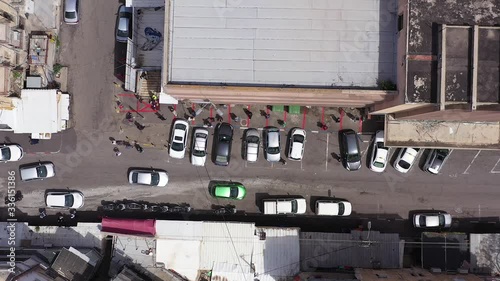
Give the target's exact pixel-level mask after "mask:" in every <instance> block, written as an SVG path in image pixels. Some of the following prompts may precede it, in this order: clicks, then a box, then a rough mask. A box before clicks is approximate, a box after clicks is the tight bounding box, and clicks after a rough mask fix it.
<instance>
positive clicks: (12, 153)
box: [0, 144, 24, 162]
mask: <svg viewBox="0 0 500 281" xmlns="http://www.w3.org/2000/svg"><path fill="white" fill-rule="evenodd" d="M0 150H1V155H0V157H1V161H4V162H11V161H19V160H21V159H22V158H23V156H24V150H23V148H22V147H21V146H19V145H17V144H9V145H5V144H4V145H2V147H1V148H0Z"/></svg>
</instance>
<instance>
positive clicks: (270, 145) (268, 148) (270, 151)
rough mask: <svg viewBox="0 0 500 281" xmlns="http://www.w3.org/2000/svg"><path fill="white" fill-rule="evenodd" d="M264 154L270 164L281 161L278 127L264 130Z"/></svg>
mask: <svg viewBox="0 0 500 281" xmlns="http://www.w3.org/2000/svg"><path fill="white" fill-rule="evenodd" d="M264 154H265V156H266V160H267V161H269V162H278V161H280V160H281V144H280V130H279V129H278V128H276V127H267V128H265V129H264Z"/></svg>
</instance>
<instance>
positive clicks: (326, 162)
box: [325, 134, 330, 171]
mask: <svg viewBox="0 0 500 281" xmlns="http://www.w3.org/2000/svg"><path fill="white" fill-rule="evenodd" d="M329 142H330V134H326V155H325V156H326V157H325V171H328V143H329Z"/></svg>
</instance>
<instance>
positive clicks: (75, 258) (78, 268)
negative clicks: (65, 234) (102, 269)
mask: <svg viewBox="0 0 500 281" xmlns="http://www.w3.org/2000/svg"><path fill="white" fill-rule="evenodd" d="M101 258H102V257H101V256H100V255H99V254H98V253H97V252H96V251H95V250H88V251H85V253H83V252H81V251H78V250H77V249H75V248H73V247H70V248H69V249H66V248H63V249H62V250H61V251H60V252H59V255H58V256H57V258H56V260H55V261H54V263H53V264H52V265H51V268H52V269H53V270H54V271H56V272H57V273H58V274H60V275H61V276H63V277H65V278H67V279H69V280H74V281H85V280H91V278H92V276H93V273H94V272H95V270H96V268H97V266H98V264H99V263H100V260H101Z"/></svg>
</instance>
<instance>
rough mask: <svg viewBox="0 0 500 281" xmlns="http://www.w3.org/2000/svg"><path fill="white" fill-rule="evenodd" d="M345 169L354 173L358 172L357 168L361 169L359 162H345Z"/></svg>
mask: <svg viewBox="0 0 500 281" xmlns="http://www.w3.org/2000/svg"><path fill="white" fill-rule="evenodd" d="M345 167H346V168H347V170H349V171H356V170H359V168H361V160H360V161H357V162H346V163H345Z"/></svg>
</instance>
